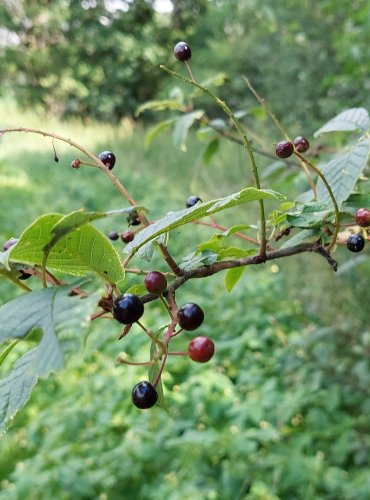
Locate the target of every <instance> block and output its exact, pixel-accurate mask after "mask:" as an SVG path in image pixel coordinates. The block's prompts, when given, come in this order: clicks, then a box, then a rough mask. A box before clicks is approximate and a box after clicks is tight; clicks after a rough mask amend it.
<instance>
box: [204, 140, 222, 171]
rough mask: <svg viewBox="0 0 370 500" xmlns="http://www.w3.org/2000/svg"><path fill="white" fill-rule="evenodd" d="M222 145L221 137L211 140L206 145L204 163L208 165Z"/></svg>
mask: <svg viewBox="0 0 370 500" xmlns="http://www.w3.org/2000/svg"><path fill="white" fill-rule="evenodd" d="M219 147H220V141H219V139H213V140H212V141H210V142H209V143H208V145H207V147H206V149H205V150H204V152H203V156H202V159H203V163H204V164H205V165H208V164H209V162H210V161H211V160H212V158H213V156H214V155H215V154H216V153H217V151H218V149H219Z"/></svg>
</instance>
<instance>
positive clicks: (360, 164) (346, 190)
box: [317, 139, 370, 208]
mask: <svg viewBox="0 0 370 500" xmlns="http://www.w3.org/2000/svg"><path fill="white" fill-rule="evenodd" d="M369 151H370V139H365V140H362V141H360V142H358V143H357V144H355V145H354V146H353V147H352V148H350V149H349V150H348V151H345V152H344V153H342V154H340V155H338V156H336V157H335V158H334V159H333V160H331V161H330V162H329V163H328V164H326V165H325V166H324V167H323V168H322V173H323V174H324V175H325V177H326V180H327V181H328V183H329V185H330V187H331V189H332V191H333V194H334V197H335V199H336V201H337V203H338V206H339V208H340V207H341V206H342V203H343V202H344V201H345V200H346V199H347V198H348V196H349V195H350V194H351V193H352V191H353V188H354V186H355V184H356V182H357V179H358V178H359V176H360V175H361V173H362V171H363V169H364V167H365V165H366V162H367V158H368V156H369ZM317 199H318V201H321V202H322V203H327V204H330V205H329V206H331V199H330V196H329V194H328V191H327V189H326V188H325V185H324V183H323V182H322V180H321V179H318V181H317Z"/></svg>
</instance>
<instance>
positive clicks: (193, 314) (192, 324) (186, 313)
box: [177, 302, 204, 331]
mask: <svg viewBox="0 0 370 500" xmlns="http://www.w3.org/2000/svg"><path fill="white" fill-rule="evenodd" d="M177 320H178V322H179V325H180V326H181V328H183V329H184V330H190V331H191V330H196V329H197V328H199V327H200V325H201V324H202V323H203V320H204V313H203V311H202V309H201V308H200V307H199V306H198V305H197V304H193V303H191V302H190V303H189V304H184V305H183V306H181V307H180V309H179V310H178V313H177Z"/></svg>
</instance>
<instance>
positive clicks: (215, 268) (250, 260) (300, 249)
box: [141, 241, 338, 303]
mask: <svg viewBox="0 0 370 500" xmlns="http://www.w3.org/2000/svg"><path fill="white" fill-rule="evenodd" d="M305 252H314V253H317V254H319V255H321V256H323V257H324V258H325V259H326V260H327V261H328V263H329V264H330V266H331V267H332V269H333V270H334V271H336V270H337V268H338V264H337V262H336V261H335V260H334V259H333V258H332V257H331V256H330V255H329V253H328V252H327V251H326V250H325V248H324V247H323V246H322V245H321V243H320V242H318V241H315V242H313V243H312V242H310V243H301V244H300V245H296V246H294V247H288V248H280V249H278V250H273V251H272V252H269V253H267V254H266V256H265V258H263V257H262V256H261V255H253V256H252V257H243V258H241V259H235V260H225V261H222V262H215V263H213V264H211V265H209V266H200V267H197V268H196V269H192V270H191V271H186V272H184V274H183V275H182V276H179V277H178V278H176V279H175V280H173V281H172V283H171V284H170V285H169V286H168V287H167V289H166V290H165V291H164V292H163V295H164V296H165V297H166V296H169V297H173V295H174V293H175V290H177V288H179V287H180V286H182V285H183V284H184V283H185V282H186V281H188V280H190V279H195V278H205V277H207V276H212V275H214V274H217V273H219V272H221V271H225V270H226V269H231V268H233V267H243V266H252V265H258V264H263V263H264V262H267V261H269V260H276V259H282V258H284V257H290V256H292V255H297V254H300V253H305ZM156 299H158V295H155V294H152V293H148V294H146V295H144V296H142V297H141V300H142V301H143V302H144V303H146V302H151V301H153V300H156Z"/></svg>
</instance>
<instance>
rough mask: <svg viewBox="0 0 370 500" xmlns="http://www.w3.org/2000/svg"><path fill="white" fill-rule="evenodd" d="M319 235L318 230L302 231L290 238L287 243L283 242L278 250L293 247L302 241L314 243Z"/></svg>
mask: <svg viewBox="0 0 370 500" xmlns="http://www.w3.org/2000/svg"><path fill="white" fill-rule="evenodd" d="M320 235H321V231H320V230H318V229H304V230H303V231H300V232H299V233H297V234H295V235H294V236H292V237H291V238H290V239H289V240H288V241H285V243H284V244H283V245H281V247H280V248H288V247H294V246H295V245H299V244H300V243H303V242H304V241H315V240H317V239H318V238H319V237H320Z"/></svg>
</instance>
